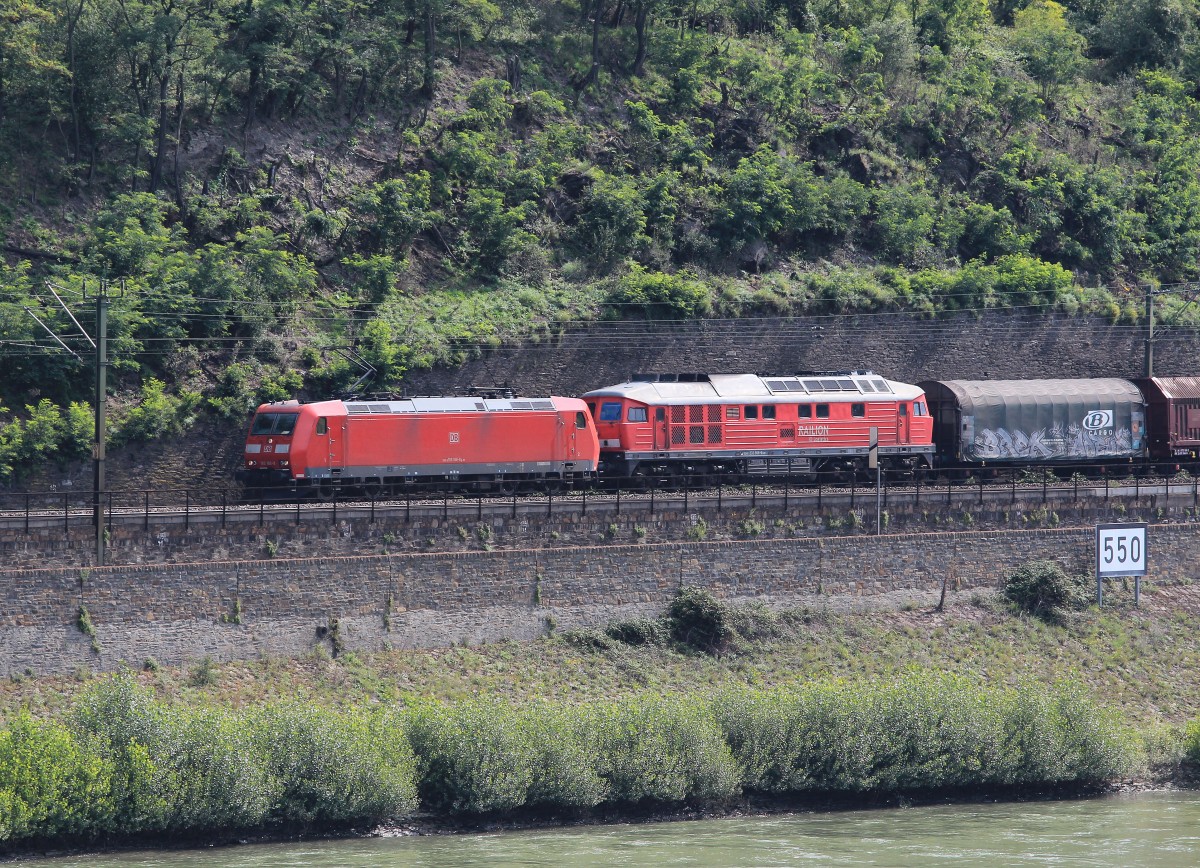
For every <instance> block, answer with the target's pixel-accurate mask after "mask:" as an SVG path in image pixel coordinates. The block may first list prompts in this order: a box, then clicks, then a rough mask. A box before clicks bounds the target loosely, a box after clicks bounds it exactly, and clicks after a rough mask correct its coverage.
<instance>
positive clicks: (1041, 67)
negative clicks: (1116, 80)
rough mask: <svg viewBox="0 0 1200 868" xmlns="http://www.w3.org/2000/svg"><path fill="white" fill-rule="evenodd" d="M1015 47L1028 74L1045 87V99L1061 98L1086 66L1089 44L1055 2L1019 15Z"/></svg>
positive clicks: (1039, 3)
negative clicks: (1065, 87) (1085, 56)
mask: <svg viewBox="0 0 1200 868" xmlns="http://www.w3.org/2000/svg"><path fill="white" fill-rule="evenodd" d="M1012 46H1013V48H1014V49H1015V50H1016V52H1017V54H1018V56H1019V57H1020V58H1021V63H1022V65H1023V66H1024V67H1025V71H1026V72H1028V73H1029V76H1030V77H1031V78H1032V79H1033V80H1034V81H1036V82H1037V83H1038V86H1039V87H1040V88H1041V96H1042V99H1043V100H1050V99H1053V98H1054V97H1055V96H1057V94H1058V92H1059V90H1060V89H1061V88H1062V86H1063V85H1065V84H1068V83H1069V82H1071V81H1074V80H1075V77H1076V76H1077V75H1079V73H1080V71H1081V70H1082V69H1083V67H1084V65H1085V63H1086V61H1085V60H1084V57H1083V50H1084V48H1086V47H1087V42H1086V41H1085V40H1084V38H1083V37H1082V36H1080V35H1079V33H1077V32H1076V30H1075V28H1074V27H1072V26H1071V25H1070V23H1069V22H1068V21H1067V19H1066V10H1065V9H1064V8H1063V7H1062V6H1060V5H1059V4H1058V3H1055V2H1054V0H1036V2H1034V3H1032V4H1030V5H1029V6H1027V7H1025V8H1024V9H1022V10H1021V11H1020V12H1018V13H1016V15H1015V16H1014V21H1013V35H1012Z"/></svg>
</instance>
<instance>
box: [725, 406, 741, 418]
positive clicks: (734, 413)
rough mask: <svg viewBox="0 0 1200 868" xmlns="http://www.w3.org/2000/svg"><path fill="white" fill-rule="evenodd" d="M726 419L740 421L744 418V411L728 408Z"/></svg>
mask: <svg viewBox="0 0 1200 868" xmlns="http://www.w3.org/2000/svg"><path fill="white" fill-rule="evenodd" d="M725 418H726V419H734V420H736V419H740V418H742V411H741V410H740V409H739V408H737V407H726V408H725Z"/></svg>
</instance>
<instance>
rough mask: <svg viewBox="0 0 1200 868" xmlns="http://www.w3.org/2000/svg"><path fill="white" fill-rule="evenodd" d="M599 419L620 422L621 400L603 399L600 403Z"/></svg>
mask: <svg viewBox="0 0 1200 868" xmlns="http://www.w3.org/2000/svg"><path fill="white" fill-rule="evenodd" d="M600 421H601V422H620V421H621V402H620V401H605V402H604V403H603V404H601V405H600Z"/></svg>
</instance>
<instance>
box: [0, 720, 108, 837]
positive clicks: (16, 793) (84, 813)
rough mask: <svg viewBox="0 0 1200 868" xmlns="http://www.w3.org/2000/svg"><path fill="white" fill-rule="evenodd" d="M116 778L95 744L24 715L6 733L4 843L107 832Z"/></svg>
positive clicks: (0, 823)
mask: <svg viewBox="0 0 1200 868" xmlns="http://www.w3.org/2000/svg"><path fill="white" fill-rule="evenodd" d="M111 778H112V765H111V763H110V762H109V761H108V760H106V759H105V758H104V757H103V756H102V755H101V754H100V753H99V752H98V751H97V750H96V749H95V745H94V744H93V743H92V742H91V741H89V740H87V739H80V738H79V737H77V736H76V735H74V734H73V733H72V732H71V730H70V729H69V728H68V727H67V726H65V725H64V724H62V723H59V722H55V721H43V720H35V719H34V718H32V717H31V716H30V714H29V712H28V711H25V710H21V711H18V712H17V713H16V714H15V715H13V716H12V717H11V718H9V720H8V721H7V724H6V726H5V727H4V728H3V729H0V843H3V842H7V841H20V840H23V839H26V838H49V837H53V836H56V835H81V834H85V833H89V832H92V831H101V830H103V821H104V820H105V819H106V818H107V817H108V816H109V815H110V814H111V793H110V784H111Z"/></svg>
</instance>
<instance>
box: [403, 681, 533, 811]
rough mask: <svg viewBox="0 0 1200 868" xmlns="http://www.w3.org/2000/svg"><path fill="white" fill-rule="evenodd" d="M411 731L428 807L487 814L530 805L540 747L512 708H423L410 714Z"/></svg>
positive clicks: (483, 705)
mask: <svg viewBox="0 0 1200 868" xmlns="http://www.w3.org/2000/svg"><path fill="white" fill-rule="evenodd" d="M406 731H407V733H408V738H409V741H410V742H411V743H412V746H413V750H414V751H415V752H416V755H417V757H418V765H417V769H418V780H419V782H420V784H419V787H420V793H421V803H422V804H423V805H424V806H425V807H426V808H429V809H430V810H434V811H450V812H454V813H472V814H482V813H487V812H490V811H506V810H512V809H514V808H519V807H521V806H522V805H524V804H525V802H526V799H527V797H528V795H529V789H530V787H531V786H532V785H533V782H534V768H535V764H536V761H537V758H538V748H537V746H536V745H535V744H534V743H533V740H532V738H531V737H530V732H529V728H528V727H527V726H526V723H525V721H523V720H522V719H521V718H520V716H519V715H517V713H516V712H515V711H514V710H513V709H512V708H511V707H510V706H507V705H503V704H499V703H488V702H463V703H460V704H458V705H453V706H438V705H424V706H421V707H419V708H417V709H415V710H414V711H412V712H411V713H410V715H409V717H408V719H407V723H406Z"/></svg>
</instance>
